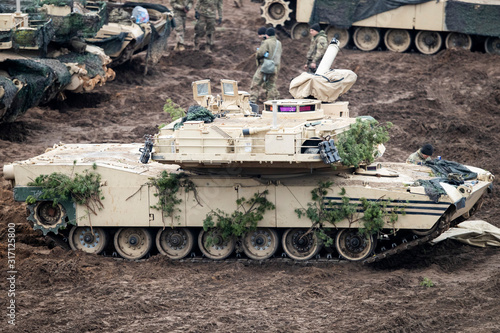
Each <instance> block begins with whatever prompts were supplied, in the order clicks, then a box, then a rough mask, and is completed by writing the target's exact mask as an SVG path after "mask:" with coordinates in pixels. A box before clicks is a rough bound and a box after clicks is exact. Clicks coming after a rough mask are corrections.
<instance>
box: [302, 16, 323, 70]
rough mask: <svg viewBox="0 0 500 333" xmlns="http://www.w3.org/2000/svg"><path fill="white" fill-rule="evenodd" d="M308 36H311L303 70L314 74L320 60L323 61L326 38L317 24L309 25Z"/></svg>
mask: <svg viewBox="0 0 500 333" xmlns="http://www.w3.org/2000/svg"><path fill="white" fill-rule="evenodd" d="M309 34H310V35H311V44H310V46H309V51H307V63H306V64H305V65H304V69H305V70H309V71H310V72H312V73H314V72H316V68H317V67H318V65H319V63H320V62H321V59H323V55H325V52H326V49H327V47H328V38H327V36H326V33H325V31H323V30H321V28H320V26H319V23H314V24H313V25H311V29H309Z"/></svg>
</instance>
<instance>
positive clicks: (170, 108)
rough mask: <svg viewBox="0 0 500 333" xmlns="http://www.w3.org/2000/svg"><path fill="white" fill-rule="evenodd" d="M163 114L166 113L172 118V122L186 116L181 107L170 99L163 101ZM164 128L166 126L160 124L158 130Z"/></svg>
mask: <svg viewBox="0 0 500 333" xmlns="http://www.w3.org/2000/svg"><path fill="white" fill-rule="evenodd" d="M163 112H165V113H168V114H169V115H170V117H171V118H172V121H176V120H177V119H179V118H182V117H184V116H185V115H186V111H184V109H183V108H182V107H180V106H179V105H178V104H177V103H175V102H174V101H172V99H170V98H167V100H166V101H165V104H164V105H163ZM165 126H166V124H161V125H160V126H159V128H160V129H162V128H163V127H165Z"/></svg>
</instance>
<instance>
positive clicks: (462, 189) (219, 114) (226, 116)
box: [3, 41, 494, 262]
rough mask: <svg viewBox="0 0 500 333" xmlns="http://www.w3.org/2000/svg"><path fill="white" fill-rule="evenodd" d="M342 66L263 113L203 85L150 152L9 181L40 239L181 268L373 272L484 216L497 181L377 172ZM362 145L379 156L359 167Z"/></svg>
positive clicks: (324, 68) (63, 161) (94, 158)
mask: <svg viewBox="0 0 500 333" xmlns="http://www.w3.org/2000/svg"><path fill="white" fill-rule="evenodd" d="M336 52H338V46H337V45H336V44H335V43H333V41H332V44H331V45H330V46H329V48H328V50H327V54H326V55H325V57H324V59H323V61H322V63H321V64H320V66H319V68H318V71H319V72H318V73H317V74H321V75H315V74H307V73H304V74H302V75H301V76H299V77H298V78H296V79H294V80H293V81H292V83H291V89H290V91H291V93H292V95H293V96H294V97H296V98H297V99H291V100H279V101H269V102H266V103H264V106H265V108H264V110H262V112H261V113H260V112H258V110H257V109H256V107H255V106H253V105H250V104H249V103H248V93H246V92H242V91H239V90H238V87H237V82H235V81H230V80H222V83H221V96H213V95H212V94H211V86H210V82H209V81H208V80H202V81H197V82H194V83H193V92H194V98H195V100H196V101H197V102H198V105H197V106H194V107H192V108H190V110H189V112H188V114H187V116H186V117H184V118H179V119H178V120H176V121H174V122H172V123H171V124H169V125H167V126H165V127H164V128H162V129H161V130H160V132H159V133H158V134H157V135H155V136H150V137H147V139H146V142H145V144H144V146H143V145H140V144H101V145H98V144H84V145H83V144H82V145H79V144H72V145H60V146H54V147H53V148H51V149H48V150H47V152H46V153H44V154H42V155H40V156H37V157H34V158H31V159H29V160H26V161H20V162H14V163H12V164H9V165H5V166H4V169H3V170H4V177H5V178H6V179H8V180H11V181H12V183H13V186H14V198H15V200H17V201H27V202H28V208H29V211H30V216H29V218H28V220H29V221H30V223H32V224H33V226H34V228H35V229H39V230H41V231H42V232H43V233H44V234H59V235H62V237H61V239H62V238H63V237H64V239H67V241H68V242H69V245H70V247H71V248H72V249H74V250H82V251H85V252H89V253H101V252H103V251H107V252H108V251H114V250H116V252H117V253H118V254H120V255H121V256H122V257H124V258H128V259H140V258H143V257H144V256H146V255H147V254H148V253H149V252H150V250H151V249H152V248H153V247H154V246H156V248H157V250H158V251H159V252H160V253H162V254H164V255H167V256H168V257H169V258H172V259H181V258H184V257H186V256H189V255H196V253H198V249H199V251H201V253H202V254H203V255H204V256H206V257H208V258H210V259H225V258H227V257H229V256H230V255H231V254H232V253H233V252H235V249H236V252H244V253H245V255H246V256H247V257H249V258H251V259H257V260H263V259H267V258H270V257H272V256H274V255H276V252H277V250H278V249H279V248H282V249H283V251H284V255H285V256H288V257H289V258H292V259H294V260H308V259H311V258H314V257H316V256H318V255H321V253H323V252H321V251H322V248H323V247H324V248H325V249H326V250H325V251H326V252H327V253H328V254H327V256H328V257H330V256H332V253H335V254H334V255H338V256H340V257H342V258H345V259H348V260H352V261H363V262H373V261H376V260H379V259H382V258H385V257H386V256H388V255H392V254H395V253H398V252H399V251H401V250H404V249H407V248H410V247H412V246H415V245H419V244H422V243H425V242H428V241H430V240H431V239H433V238H435V237H437V236H438V235H439V234H441V233H442V232H443V231H444V230H446V229H447V228H448V227H449V226H450V224H451V223H453V221H456V220H458V219H463V218H468V217H469V216H470V215H471V214H473V213H474V212H475V211H476V210H477V209H479V208H480V207H481V205H482V198H483V196H484V195H485V193H486V192H487V191H488V189H489V188H491V185H492V181H493V178H494V176H493V175H492V174H491V173H489V172H487V171H485V170H482V169H479V168H475V167H471V166H469V167H465V166H462V165H459V164H457V163H454V162H448V161H437V160H435V161H433V162H432V163H429V164H426V165H413V164H411V165H410V164H406V163H369V162H370V160H373V158H376V157H378V156H380V155H382V154H383V152H384V150H385V148H384V147H383V145H382V143H383V142H385V141H386V140H383V138H381V137H383V133H382V134H381V133H380V132H379V131H378V130H377V129H380V127H379V125H378V124H377V122H376V121H374V120H370V119H368V118H366V119H358V120H356V119H353V118H350V117H349V113H348V105H347V102H339V101H336V98H337V97H338V96H339V95H340V94H343V93H345V92H347V90H348V89H349V88H350V87H351V86H352V84H353V83H354V81H355V79H356V75H355V74H354V73H353V72H351V71H348V70H333V71H331V70H329V68H330V65H331V63H332V62H333V59H334V58H335V55H336ZM322 87H323V88H324V87H330V89H323V88H322ZM303 96H312V97H315V98H312V99H311V98H305V97H303ZM318 98H320V99H318ZM380 135H382V136H380ZM361 138H364V140H366V141H367V142H369V143H366V142H365V143H364V145H362V146H360V147H358V148H363V149H362V150H364V151H365V157H361V158H358V159H356V158H355V156H354V155H355V154H358V153H360V149H357V148H355V147H357V146H356V144H359V143H360V142H354V141H355V140H358V141H359V140H361ZM379 139H380V140H379ZM353 140H354V141H353ZM366 151H368V153H367V155H366ZM366 156H368V158H367V157H366ZM348 161H355V162H348ZM367 161H368V162H367ZM440 166H445V167H452V168H454V171H455V172H453V173H451V174H450V173H449V171H448V172H446V171H443V168H440ZM437 176H439V177H437ZM113 249H114V250H113ZM108 253H109V252H108Z"/></svg>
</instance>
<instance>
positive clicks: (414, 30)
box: [261, 0, 500, 54]
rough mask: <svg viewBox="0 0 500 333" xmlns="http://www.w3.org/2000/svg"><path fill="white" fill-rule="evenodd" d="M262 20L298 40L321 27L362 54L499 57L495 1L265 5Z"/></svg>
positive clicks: (271, 1) (276, 1) (338, 0)
mask: <svg viewBox="0 0 500 333" xmlns="http://www.w3.org/2000/svg"><path fill="white" fill-rule="evenodd" d="M261 10H262V17H264V18H265V20H266V23H268V24H272V25H273V26H278V25H282V26H285V27H286V28H288V29H290V35H291V37H292V38H294V39H299V38H308V37H309V25H310V24H313V23H317V22H318V23H320V25H321V27H322V28H323V29H325V30H326V33H327V34H328V36H329V38H333V37H335V38H337V39H338V40H339V41H340V46H341V47H345V46H346V45H348V44H349V43H350V42H351V41H352V42H353V43H354V45H355V46H356V47H357V48H358V49H360V50H362V51H373V50H375V49H377V48H378V47H379V46H381V45H385V46H386V47H387V49H389V50H390V51H393V52H405V51H407V50H409V49H410V47H412V46H413V45H414V46H415V48H416V49H417V50H418V51H419V52H421V53H424V54H434V53H436V52H438V51H439V50H440V49H441V48H443V47H446V48H448V49H453V48H461V49H467V50H470V49H471V48H473V47H474V48H475V49H476V48H477V49H478V50H484V51H486V52H488V53H491V54H500V21H499V20H498V17H499V16H500V3H498V1H494V0H468V1H462V0H456V1H448V0H440V1H429V0H407V1H405V0H402V1H387V0H375V1H360V0H358V1H343V0H333V1H325V0H291V1H285V0H265V1H264V4H263V5H262V7H261Z"/></svg>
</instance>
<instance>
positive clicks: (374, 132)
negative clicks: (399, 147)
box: [336, 118, 392, 168]
mask: <svg viewBox="0 0 500 333" xmlns="http://www.w3.org/2000/svg"><path fill="white" fill-rule="evenodd" d="M391 127H392V123H390V122H387V123H386V124H385V125H380V124H379V122H378V121H376V120H375V119H373V118H372V119H369V120H368V119H366V120H361V119H359V118H358V119H356V123H354V124H353V125H352V126H351V128H350V129H349V130H348V131H346V132H344V133H341V134H339V136H338V139H337V142H336V146H337V149H338V151H339V156H340V158H341V159H342V164H344V165H347V166H354V167H356V168H357V167H359V165H360V164H370V163H372V162H373V161H374V159H375V157H376V153H377V146H378V145H379V144H383V143H386V142H387V141H389V132H388V130H389V129H390V128H391Z"/></svg>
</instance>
